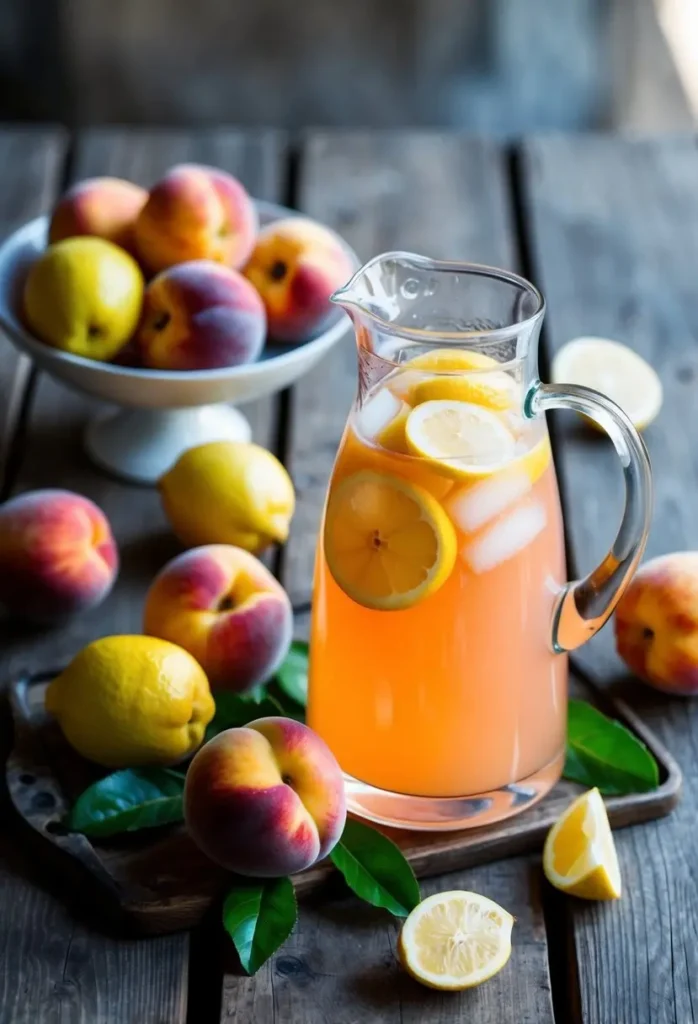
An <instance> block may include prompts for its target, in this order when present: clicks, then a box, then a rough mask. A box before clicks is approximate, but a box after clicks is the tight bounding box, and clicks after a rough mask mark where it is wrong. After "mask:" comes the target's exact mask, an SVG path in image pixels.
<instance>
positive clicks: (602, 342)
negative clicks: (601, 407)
mask: <svg viewBox="0 0 698 1024" xmlns="http://www.w3.org/2000/svg"><path fill="white" fill-rule="evenodd" d="M552 379H553V380H554V381H555V382H556V383H558V384H582V385H584V386H585V387H588V388H595V390H596V391H600V392H601V393H602V394H604V395H608V397H609V398H611V399H613V401H614V402H616V404H617V405H619V406H620V407H621V409H622V410H623V412H625V413H626V414H627V416H628V417H629V419H630V420H631V421H632V423H633V425H634V426H635V427H636V429H637V430H644V429H645V427H648V426H649V425H650V423H651V422H652V421H653V420H654V419H655V417H656V416H657V414H658V413H659V410H660V409H661V407H662V398H663V392H662V382H661V381H660V379H659V377H658V376H657V373H656V372H655V370H654V369H653V368H652V367H651V366H650V364H649V363H648V362H646V361H645V360H644V359H643V358H642V356H639V355H638V354H637V352H633V350H632V349H631V348H628V346H627V345H622V344H621V343H620V342H619V341H610V340H609V339H607V338H575V340H574V341H569V342H568V343H567V344H566V345H563V347H562V348H561V349H560V351H559V352H558V354H557V355H556V356H555V359H554V360H553V365H552ZM587 422H588V423H590V424H591V425H592V426H594V427H596V426H597V425H596V424H595V423H594V421H593V420H587ZM597 429H600V428H599V427H597Z"/></svg>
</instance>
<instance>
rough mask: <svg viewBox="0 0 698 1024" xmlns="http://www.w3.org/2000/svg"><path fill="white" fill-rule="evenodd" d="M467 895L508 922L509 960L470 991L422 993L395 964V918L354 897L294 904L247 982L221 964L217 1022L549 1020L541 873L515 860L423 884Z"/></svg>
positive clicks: (520, 1023)
mask: <svg viewBox="0 0 698 1024" xmlns="http://www.w3.org/2000/svg"><path fill="white" fill-rule="evenodd" d="M446 888H453V889H471V890H474V891H476V892H480V893H482V894H483V895H485V896H489V897H490V898H491V899H493V900H496V901H497V902H498V903H501V904H503V905H504V906H505V907H507V908H508V909H509V910H510V911H511V913H512V914H514V916H515V917H516V925H515V927H514V933H513V950H512V956H511V960H510V961H509V964H508V965H507V966H506V967H505V968H504V970H503V971H502V972H501V973H500V974H499V975H497V977H496V978H494V979H493V980H492V981H490V982H488V983H487V984H486V985H483V986H482V987H481V988H479V989H474V990H472V991H470V992H461V993H444V994H440V993H437V992H431V991H429V990H428V989H425V988H423V987H422V986H421V985H418V984H417V982H415V981H412V979H411V978H409V977H408V976H407V975H406V974H405V972H404V971H403V970H402V968H401V967H400V965H399V963H398V959H397V953H396V944H397V937H398V930H399V922H397V921H396V920H395V919H394V918H391V917H390V915H388V914H387V913H386V912H381V911H377V910H374V909H372V908H371V907H368V906H366V905H360V904H359V903H358V902H357V901H356V900H350V899H343V900H339V899H337V900H333V901H326V902H323V904H322V905H321V906H320V905H313V906H309V907H308V906H305V905H304V906H303V907H302V909H301V914H300V919H299V923H298V925H297V927H296V930H295V931H294V934H293V935H292V936H291V938H290V939H289V941H288V942H287V943H286V945H285V946H284V948H283V949H282V950H281V952H280V953H278V954H277V955H276V956H275V957H273V958H272V959H271V960H269V961H268V962H267V963H266V964H265V965H264V967H263V968H262V969H261V970H260V971H259V973H258V974H257V975H256V976H255V977H254V978H246V977H240V976H238V975H237V974H236V973H234V972H235V966H234V964H233V962H232V957H231V958H230V961H229V964H228V971H227V973H226V981H225V987H224V990H223V1007H222V1014H221V1021H226V1022H230V1024H250V1022H252V1021H254V1022H259V1024H296V1022H300V1021H303V1022H304V1024H314V1022H315V1021H317V1022H318V1024H320V1022H322V1024H325V1022H327V1024H329V1022H331V1024H358V1022H359V1021H361V1024H422V1022H424V1021H429V1022H430V1024H451V1022H455V1021H465V1020H472V1021H478V1024H490V1022H491V1024H505V1022H508V1021H511V1022H512V1024H513V1022H515V1024H544V1022H547V1021H552V1019H553V1018H552V1013H551V1009H550V983H549V979H548V968H547V961H546V956H545V950H546V937H545V926H544V922H543V914H542V910H541V900H540V872H539V870H538V867H537V865H535V864H534V863H531V862H530V861H527V860H523V859H516V860H509V861H503V862H500V863H499V864H493V865H488V866H487V867H480V868H475V869H473V870H471V871H468V872H460V873H458V874H452V875H448V876H447V877H446V878H438V879H430V880H429V882H427V883H425V884H424V885H423V886H422V891H423V894H424V895H425V896H427V895H431V893H433V892H439V891H442V890H443V889H446Z"/></svg>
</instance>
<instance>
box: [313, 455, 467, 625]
mask: <svg viewBox="0 0 698 1024" xmlns="http://www.w3.org/2000/svg"><path fill="white" fill-rule="evenodd" d="M456 549H457V543H456V532H455V529H454V527H453V524H452V523H451V520H450V519H449V518H448V516H447V515H446V513H445V512H444V510H443V509H442V508H441V505H440V504H439V503H438V501H437V500H436V498H433V497H432V496H431V494H429V493H428V491H425V490H424V489H423V488H421V487H418V486H417V485H416V484H412V483H409V482H408V481H406V480H402V479H400V478H398V477H394V476H388V475H387V474H384V473H374V472H372V471H369V470H362V471H361V472H359V473H354V474H353V475H352V476H350V477H347V479H346V480H344V481H342V483H341V484H339V486H338V487H337V488H336V489H335V490H333V491H332V493H331V495H330V500H329V502H328V505H327V515H326V519H325V557H326V558H327V564H328V565H329V568H330V572H331V573H332V575H333V576H334V578H335V580H336V582H337V583H338V585H339V586H340V587H341V588H342V590H343V591H344V593H345V594H347V595H348V596H349V597H351V598H352V600H354V601H356V602H357V604H360V605H363V606H364V607H366V608H375V609H379V610H381V611H396V610H398V609H401V608H409V607H411V606H412V605H414V604H417V602H418V601H423V600H424V598H425V597H428V596H429V595H430V594H433V593H434V592H435V591H436V590H438V589H439V587H440V586H442V585H443V584H444V583H445V582H446V580H447V579H448V577H449V576H450V574H451V570H452V569H453V566H454V563H455V560H456Z"/></svg>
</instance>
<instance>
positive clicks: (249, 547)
mask: <svg viewBox="0 0 698 1024" xmlns="http://www.w3.org/2000/svg"><path fill="white" fill-rule="evenodd" d="M158 488H159V490H160V497H161V499H162V503H163V506H164V509H165V513H166V515H167V518H168V519H169V521H170V525H171V526H172V529H173V530H174V532H175V533H176V534H177V536H178V537H179V539H180V540H181V541H182V543H183V544H186V545H187V546H189V547H198V546H199V545H201V544H235V545H236V546H237V547H240V548H245V550H246V551H251V552H252V553H253V554H256V553H257V552H259V551H262V550H263V549H264V548H266V547H268V546H269V545H270V544H272V543H274V542H275V541H276V542H277V543H281V542H283V541H285V540H286V538H287V537H288V530H289V525H290V522H291V517H292V516H293V510H294V506H295V495H294V491H293V484H292V483H291V478H290V477H289V475H288V473H287V472H286V470H285V469H284V467H283V466H282V465H281V463H280V462H279V460H278V459H277V458H276V456H274V455H272V453H271V452H268V451H267V450H266V449H265V448H261V447H260V446H259V445H257V444H245V443H243V442H241V441H213V442H211V443H210V444H202V445H199V446H198V447H196V448H190V449H189V450H188V451H186V452H184V454H183V455H181V456H180V457H179V459H178V460H177V462H176V463H175V464H174V466H173V467H172V468H171V469H170V470H168V472H167V473H165V475H164V476H163V477H162V478H161V480H160V482H159V483H158Z"/></svg>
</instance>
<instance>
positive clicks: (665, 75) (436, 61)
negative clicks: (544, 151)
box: [0, 0, 698, 137]
mask: <svg viewBox="0 0 698 1024" xmlns="http://www.w3.org/2000/svg"><path fill="white" fill-rule="evenodd" d="M0 108H1V109H0V116H2V117H3V118H4V119H5V120H13V119H31V120H59V121H63V122H65V123H66V124H69V125H77V124H87V123H108V122H120V123H134V124H136V123H149V124H155V123H159V124H193V123H201V124H205V123H221V122H228V123H236V124H247V125H250V124H254V125H274V126H279V127H286V128H300V127H304V126H309V125H312V126H319V125H323V126H324V125H337V126H368V127H370V126H375V127H387V126H395V127H398V126H405V125H434V126H447V125H451V126H459V127H462V128H464V129H468V130H472V131H481V132H482V131H484V132H487V133H488V134H491V135H498V136H503V137H506V136H508V135H513V134H518V133H521V132H524V131H531V130H536V129H550V128H567V129H586V128H620V129H623V128H630V129H638V130H647V131H658V130H669V131H671V130H677V129H681V128H687V127H690V126H692V125H694V124H695V123H696V111H697V110H698V0H350V2H341V0H294V2H293V3H291V2H289V0H0Z"/></svg>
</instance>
